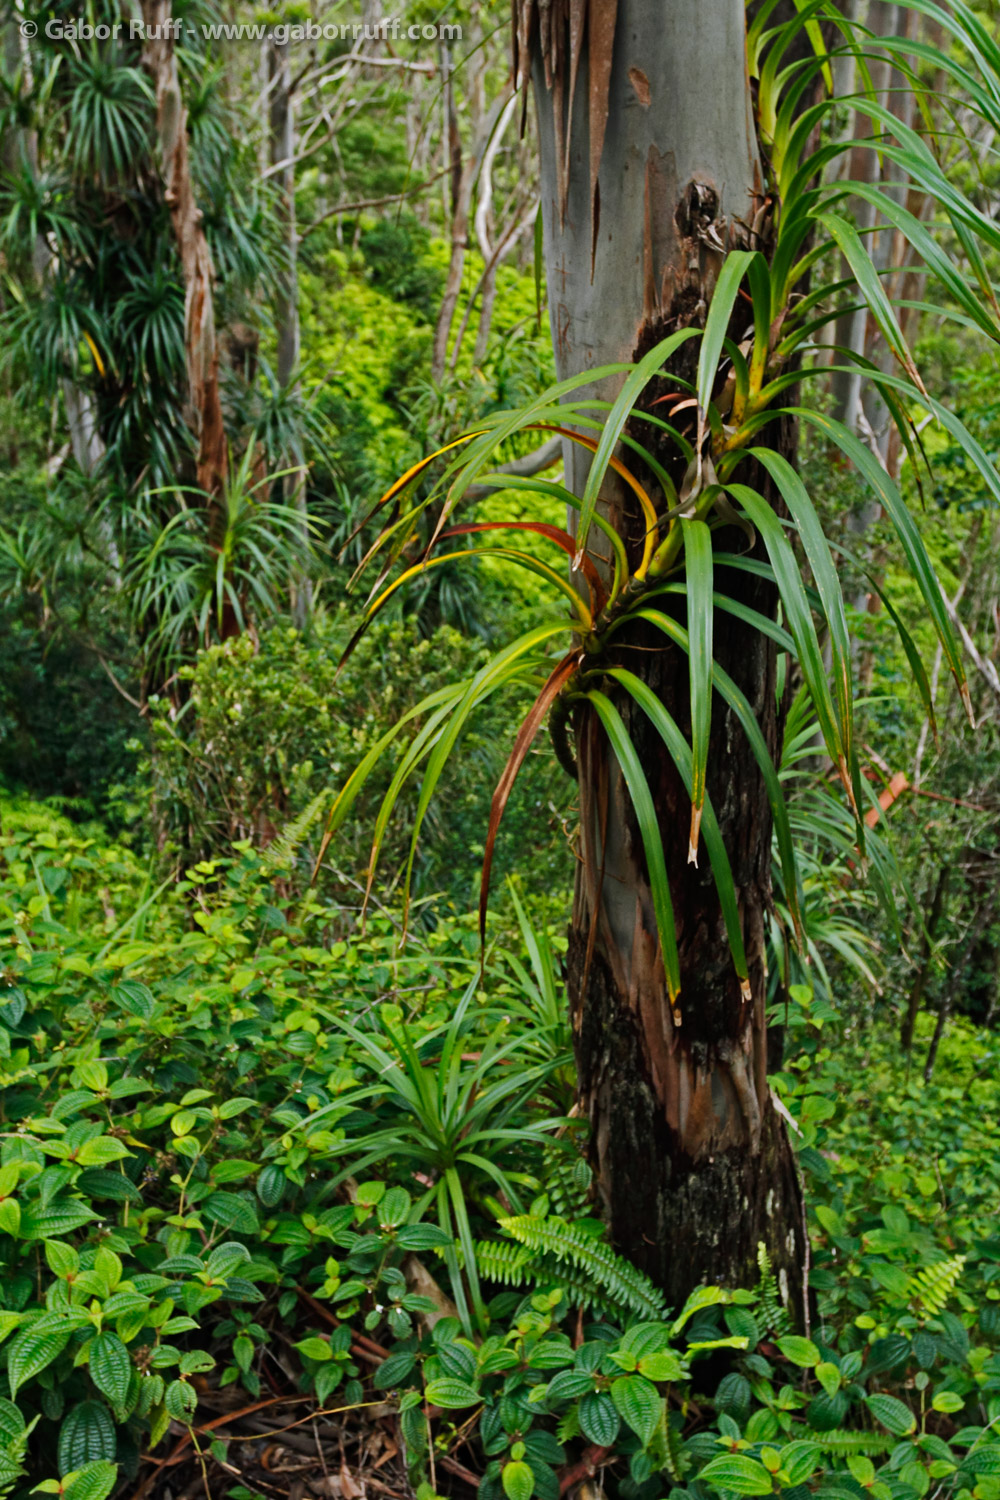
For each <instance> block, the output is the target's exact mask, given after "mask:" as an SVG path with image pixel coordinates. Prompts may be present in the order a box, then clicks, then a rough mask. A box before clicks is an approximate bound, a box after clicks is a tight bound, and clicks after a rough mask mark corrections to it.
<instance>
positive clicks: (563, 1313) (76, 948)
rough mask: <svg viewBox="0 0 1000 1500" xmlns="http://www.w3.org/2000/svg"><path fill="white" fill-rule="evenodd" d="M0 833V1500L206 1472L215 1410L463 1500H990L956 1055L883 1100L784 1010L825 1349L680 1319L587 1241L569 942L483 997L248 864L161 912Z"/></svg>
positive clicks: (107, 866)
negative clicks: (399, 1466) (204, 1429)
mask: <svg viewBox="0 0 1000 1500" xmlns="http://www.w3.org/2000/svg"><path fill="white" fill-rule="evenodd" d="M0 812H2V818H0V826H2V834H0V933H2V935H3V941H4V945H5V967H4V970H3V983H4V986H5V988H4V994H3V997H2V1004H0V1264H2V1282H0V1284H2V1292H0V1488H2V1489H3V1490H5V1491H12V1492H15V1493H16V1494H18V1495H20V1494H22V1493H26V1492H27V1490H29V1489H30V1488H31V1487H32V1486H35V1487H38V1486H40V1487H41V1488H42V1489H43V1490H50V1491H52V1492H58V1493H61V1494H62V1495H64V1496H68V1497H69V1500H104V1497H105V1496H107V1495H109V1494H110V1493H111V1491H112V1489H114V1487H115V1486H116V1484H118V1483H119V1482H126V1481H128V1480H129V1479H130V1478H131V1477H133V1476H135V1475H136V1473H137V1472H138V1468H139V1463H140V1456H141V1455H142V1454H144V1453H150V1452H152V1453H153V1454H154V1457H155V1456H157V1455H159V1454H161V1453H162V1452H163V1450H164V1447H165V1446H166V1441H167V1434H168V1432H172V1433H173V1435H174V1437H173V1441H174V1442H175V1443H176V1442H178V1441H180V1440H181V1439H182V1438H183V1437H184V1435H185V1434H189V1435H190V1440H191V1441H192V1442H193V1443H195V1444H201V1446H200V1447H198V1449H197V1451H199V1452H202V1453H203V1461H204V1462H205V1463H210V1462H213V1461H214V1460H219V1461H223V1460H224V1457H225V1444H224V1442H217V1441H216V1442H214V1443H213V1442H212V1440H211V1435H210V1434H205V1435H204V1441H202V1438H200V1437H199V1431H200V1429H201V1426H202V1424H203V1423H204V1420H205V1418H204V1416H203V1414H202V1400H203V1397H207V1396H211V1394H212V1393H213V1392H218V1391H219V1390H220V1389H222V1388H224V1387H227V1386H232V1387H235V1388H238V1389H239V1390H240V1391H241V1392H244V1393H245V1396H246V1401H247V1402H252V1401H254V1400H256V1399H263V1398H265V1397H266V1398H267V1399H269V1400H275V1401H279V1400H281V1399H284V1398H285V1397H288V1398H289V1399H291V1398H292V1397H295V1398H302V1397H305V1398H307V1399H308V1400H310V1401H311V1402H312V1403H313V1405H314V1408H315V1409H318V1410H319V1409H324V1410H325V1409H326V1408H327V1407H328V1405H329V1404H330V1403H331V1401H332V1402H333V1403H334V1404H335V1406H336V1408H337V1409H338V1410H339V1409H341V1408H343V1409H348V1410H353V1409H357V1410H359V1411H363V1410H365V1409H366V1406H367V1405H368V1404H370V1403H373V1402H374V1403H381V1404H382V1406H383V1407H384V1408H385V1409H388V1410H390V1411H393V1412H394V1413H395V1414H396V1418H395V1420H396V1423H397V1430H398V1433H399V1436H400V1440H401V1445H402V1451H403V1453H404V1455H405V1460H406V1463H407V1465H408V1467H409V1471H410V1475H411V1479H412V1482H413V1483H414V1484H415V1485H417V1486H419V1485H421V1484H427V1483H428V1481H429V1480H430V1478H431V1477H432V1476H434V1475H436V1476H437V1477H436V1480H435V1481H434V1482H435V1483H436V1485H437V1487H438V1489H440V1488H441V1487H442V1486H445V1487H447V1485H448V1484H449V1483H456V1484H465V1483H468V1482H469V1479H468V1476H469V1475H470V1474H472V1475H473V1476H474V1477H475V1478H476V1479H477V1480H478V1488H479V1490H480V1492H481V1493H482V1495H483V1497H484V1500H501V1497H506V1500H532V1497H533V1496H535V1495H537V1496H539V1497H540V1500H556V1497H557V1496H558V1495H559V1493H560V1492H561V1491H563V1490H565V1489H566V1488H567V1487H568V1486H569V1485H571V1484H573V1483H575V1482H577V1481H578V1480H579V1479H581V1478H583V1477H585V1476H586V1475H588V1474H592V1473H596V1472H597V1471H601V1472H602V1474H603V1475H604V1481H605V1483H606V1484H608V1485H610V1486H612V1488H613V1489H614V1492H615V1493H617V1494H620V1495H622V1496H623V1497H624V1500H660V1497H662V1496H667V1497H669V1500H709V1497H711V1496H714V1495H721V1496H723V1497H724V1500H725V1497H728V1496H730V1495H768V1494H784V1493H790V1494H793V1495H794V1496H795V1500H806V1497H807V1496H808V1495H812V1494H816V1495H819V1496H824V1497H828V1500H864V1496H865V1495H866V1494H869V1493H870V1494H871V1495H872V1496H873V1497H874V1500H923V1497H924V1496H926V1495H932V1496H934V1497H938V1496H941V1497H948V1500H952V1497H954V1500H1000V1437H998V1435H997V1434H998V1431H1000V1354H998V1353H997V1348H998V1344H1000V1315H998V1312H1000V1275H998V1271H1000V1242H998V1240H997V1238H996V1224H995V1212H996V1183H995V1180H994V1178H993V1177H992V1176H991V1175H990V1172H991V1169H990V1168H989V1166H988V1162H989V1160H992V1158H991V1157H987V1159H986V1160H987V1165H986V1166H985V1167H983V1169H982V1172H981V1173H980V1174H979V1175H977V1173H976V1171H975V1170H974V1165H975V1164H976V1163H980V1164H981V1163H982V1162H983V1160H984V1158H983V1152H982V1143H983V1139H984V1137H983V1135H982V1131H983V1130H989V1131H991V1132H993V1131H995V1118H996V1083H995V1070H994V1069H993V1067H992V1054H991V1053H989V1052H988V1051H984V1044H983V1041H982V1037H981V1036H980V1035H979V1034H977V1033H974V1032H972V1031H971V1030H970V1029H969V1028H967V1027H965V1026H964V1024H963V1023H960V1022H959V1023H956V1025H955V1028H954V1030H953V1032H952V1033H951V1034H950V1035H949V1036H948V1037H947V1038H946V1040H945V1044H944V1047H943V1050H942V1061H941V1066H940V1069H939V1071H940V1075H941V1077H942V1079H944V1080H946V1081H945V1082H942V1083H940V1084H937V1085H931V1086H923V1085H919V1086H918V1085H917V1084H915V1083H914V1084H906V1083H900V1082H899V1081H898V1078H897V1076H896V1074H895V1073H894V1072H892V1071H891V1066H890V1065H891V1062H892V1058H891V1055H890V1051H889V1047H890V1043H889V1042H888V1041H887V1040H886V1039H884V1038H882V1037H881V1036H880V1035H878V1034H872V1035H870V1036H869V1035H865V1036H861V1037H851V1036H844V1035H843V1034H837V1035H835V1034H834V1030H833V1027H834V1021H833V1019H832V1017H831V1016H830V1011H829V1006H828V1005H827V1004H826V1003H825V1002H824V1003H822V1004H820V1005H819V1006H818V1007H817V1008H816V1009H815V1011H814V1010H813V1006H812V1002H811V1000H810V998H809V995H808V991H806V990H804V989H803V987H801V986H794V987H793V988H794V992H795V993H794V996H793V998H792V1001H791V1002H790V1013H789V1015H788V1017H787V1019H786V1030H787V1056H788V1061H787V1062H786V1064H785V1067H784V1070H783V1072H782V1073H781V1074H780V1075H777V1076H776V1078H775V1080H774V1084H775V1087H776V1088H777V1089H778V1090H779V1091H780V1093H781V1096H782V1098H783V1099H784V1101H785V1102H786V1104H787V1106H788V1107H789V1109H790V1111H791V1113H792V1116H793V1119H794V1121H795V1124H796V1127H797V1130H798V1133H799V1134H798V1139H799V1145H800V1151H799V1160H800V1164H801V1165H802V1167H803V1169H804V1172H805V1174H806V1177H807V1180H808V1184H809V1194H810V1205H811V1210H810V1211H811V1214H812V1216H813V1229H814V1233H813V1270H812V1278H811V1279H812V1287H813V1305H812V1307H811V1309H810V1314H809V1316H810V1321H809V1323H808V1324H807V1323H806V1321H805V1312H804V1310H802V1309H797V1308H789V1307H788V1306H786V1305H785V1302H784V1300H783V1297H782V1288H781V1287H780V1286H779V1285H778V1284H777V1282H776V1280H775V1277H774V1275H773V1274H772V1272H771V1269H770V1267H769V1265H768V1263H767V1259H766V1256H763V1255H762V1256H761V1260H760V1278H759V1282H758V1284H757V1285H756V1286H755V1287H753V1288H742V1289H740V1288H728V1289H726V1288H716V1287H708V1288H702V1289H701V1290H700V1291H698V1292H696V1293H695V1294H694V1296H693V1297H692V1299H691V1300H690V1302H689V1304H688V1305H687V1306H686V1307H685V1308H683V1309H680V1310H679V1311H677V1310H670V1309H667V1308H665V1307H664V1305H663V1302H662V1299H661V1297H660V1295H659V1293H658V1292H657V1290H656V1288H655V1287H653V1286H652V1285H651V1284H650V1283H649V1282H648V1281H647V1280H646V1279H645V1278H644V1277H643V1276H642V1275H641V1274H640V1273H639V1272H638V1271H636V1270H635V1269H634V1268H633V1267H632V1266H630V1265H629V1264H628V1263H627V1262H626V1261H624V1260H622V1258H621V1257H620V1256H618V1255H617V1254H616V1253H615V1251H614V1249H613V1247H612V1246H610V1245H609V1244H608V1243H607V1241H606V1239H605V1236H604V1230H603V1225H602V1223H601V1221H600V1219H599V1217H597V1214H596V1212H595V1208H594V1205H593V1203H592V1201H591V1195H590V1191H589V1189H590V1174H589V1170H588V1168H587V1164H586V1161H585V1159H584V1156H583V1155H582V1154H581V1148H582V1147H583V1146H584V1145H585V1135H584V1132H583V1128H582V1125H581V1123H580V1122H578V1121H575V1120H573V1119H571V1118H570V1117H569V1102H570V1100H571V1098H572V1073H571V1069H570V1064H569V1061H568V1051H567V1049H568V1043H569V1032H568V1025H567V1022H566V1021H565V1020H564V1018H563V1016H562V1012H561V1006H560V1005H559V993H558V979H557V975H558V965H559V949H560V947H561V942H560V941H558V940H556V939H554V938H552V937H550V936H549V935H548V934H547V933H545V932H544V931H543V930H536V929H533V928H532V927H531V925H530V923H529V922H528V917H527V914H526V911H525V909H524V907H523V906H522V905H521V903H520V902H519V901H517V900H516V898H515V903H514V915H515V917H516V918H517V919H518V923H517V928H516V929H515V930H514V931H513V932H512V933H507V934H505V935H503V937H502V940H498V941H497V942H495V943H494V945H493V946H492V947H491V949H490V951H489V952H488V954H487V958H486V962H485V966H484V967H482V968H481V959H480V954H479V950H478V935H477V932H476V929H475V922H474V920H473V919H468V920H465V919H452V920H449V921H447V922H442V923H441V924H440V925H439V926H438V927H437V928H436V929H434V930H433V931H431V932H428V933H422V934H418V935H416V936H414V935H413V934H412V933H411V934H410V936H409V937H408V938H407V939H406V940H405V941H402V940H401V934H400V931H399V928H398V924H397V922H396V919H394V918H393V917H392V916H391V915H389V914H385V913H380V914H378V915H377V916H376V917H375V918H373V919H372V920H371V921H370V923H369V925H368V929H367V931H366V933H365V934H364V935H361V934H360V933H359V934H357V935H356V936H355V937H354V939H353V941H352V942H351V943H350V944H347V943H345V942H343V941H340V940H339V939H338V938H337V937H336V936H335V935H333V936H332V935H331V934H335V933H336V930H337V913H336V909H335V908H333V907H331V905H330V904H329V903H328V902H327V901H325V900H324V899H323V898H322V897H321V896H317V895H316V894H315V893H311V894H309V895H308V896H307V897H302V896H289V895H288V889H287V872H284V871H282V870H281V869H280V868H275V867H274V865H273V863H272V864H268V863H267V862H266V859H265V858H264V857H262V856H261V855H260V854H259V853H256V852H254V851H253V850H252V849H251V848H249V847H248V846H247V845H245V844H244V845H243V846H242V847H240V848H238V849H237V850H236V851H235V852H234V854H233V855H232V856H231V857H230V858H229V859H226V860H205V861H202V862H200V863H198V864H197V865H195V866H193V867H192V868H191V869H190V870H189V871H188V872H187V874H186V875H185V877H184V879H183V880H182V881H181V882H180V883H179V884H176V885H167V886H162V885H161V886H157V885H155V884H154V883H153V880H152V878H151V877H150V875H149V873H148V872H147V871H146V870H145V869H144V868H143V867H142V865H141V864H140V862H139V861H138V860H137V858H136V856H135V855H134V854H133V853H131V852H130V851H128V850H121V849H117V848H115V847H114V846H113V845H109V844H108V843H106V842H105V841H103V840H101V839H99V838H96V837H93V836H91V835H90V834H88V832H87V831H86V830H82V829H80V828H74V827H73V826H72V825H70V824H69V823H68V822H67V821H66V820H65V819H62V818H60V817H58V816H57V815H55V814H53V813H51V812H50V811H48V810H47V809H45V808H43V807H32V806H31V805H30V804H24V803H21V804H18V803H7V804H4V805H3V807H2V809H0ZM492 930H493V931H495V932H497V933H499V927H497V928H494V929H492ZM859 1049H864V1052H865V1058H864V1061H865V1064H866V1066H865V1067H864V1068H863V1069H862V1068H859V1066H858V1061H859ZM894 1080H895V1081H894ZM984 1121H986V1122H987V1123H986V1124H984ZM991 1138H992V1137H991ZM929 1143H931V1144H930V1145H929ZM380 1409H381V1408H380ZM210 1444H211V1446H209V1445H210ZM449 1465H450V1468H449ZM449 1474H450V1475H451V1476H452V1479H451V1480H447V1481H446V1479H445V1477H444V1476H445V1475H449ZM456 1476H457V1477H456ZM463 1476H464V1477H463ZM425 1493H426V1492H425Z"/></svg>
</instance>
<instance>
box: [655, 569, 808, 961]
mask: <svg viewBox="0 0 1000 1500" xmlns="http://www.w3.org/2000/svg"><path fill="white" fill-rule="evenodd" d="M716 600H717V602H719V603H722V597H721V596H720V595H716ZM746 614H747V615H756V616H757V620H758V621H761V622H762V621H764V620H765V619H766V616H764V615H759V614H757V611H756V610H749V609H748V610H747V611H746ZM629 618H630V619H635V620H647V621H648V622H649V624H650V625H655V626H656V628H657V629H658V630H662V631H663V634H664V635H666V636H668V637H669V638H670V640H672V641H675V642H676V643H677V645H678V646H680V647H681V649H682V650H683V651H688V650H689V649H690V646H689V641H688V632H687V631H686V630H685V629H684V626H683V625H680V624H678V622H677V621H676V620H672V619H671V618H670V616H669V615H665V614H663V612H662V611H661V610H658V609H637V610H635V611H634V613H633V614H631V615H630V616H629ZM747 623H748V624H752V623H754V622H753V621H752V620H748V621H747ZM768 623H769V624H770V623H773V622H771V621H768ZM758 628H759V627H758ZM775 629H780V627H778V626H776V627H775ZM781 634H782V635H783V636H784V638H785V641H786V642H787V648H788V649H789V650H793V649H794V646H793V642H792V640H791V637H790V636H788V635H787V633H786V632H785V631H782V632H781ZM713 682H714V685H715V689H716V691H717V692H718V693H719V695H720V696H721V697H722V699H723V700H724V701H725V702H726V703H727V704H728V705H729V707H730V708H731V709H732V710H733V713H734V714H735V715H736V717H737V719H738V720H739V722H740V725H741V727H742V729H743V732H744V734H745V735H746V737H747V740H748V741H749V744H750V749H751V750H752V751H753V756H754V759H755V760H756V762H757V765H758V766H759V767H760V773H761V775H762V776H763V778H764V785H765V787H766V788H767V800H768V802H769V803H770V804H771V816H772V817H773V819H774V836H775V839H776V840H777V843H778V854H779V857H780V859H781V868H782V873H783V875H784V880H785V885H786V887H787V890H788V892H789V897H788V904H789V907H790V909H791V913H792V921H793V924H794V926H795V932H796V936H797V937H798V939H799V942H800V944H801V941H802V906H803V898H802V880H801V876H800V874H799V869H798V861H797V860H796V858H795V845H794V843H793V841H792V830H791V825H790V823H789V821H788V808H787V806H786V804H785V794H784V792H783V791H782V790H781V779H780V777H779V775H778V771H777V768H776V766H775V764H774V761H773V760H772V759H771V754H770V751H769V750H768V748H767V741H766V740H765V738H764V735H763V733H762V732H761V727H760V725H759V724H758V722H757V715H756V714H755V713H754V711H753V709H752V708H751V707H750V704H749V701H748V700H747V697H746V695H745V694H744V693H743V692H742V691H741V689H740V688H738V687H737V686H736V683H735V682H734V681H733V679H732V678H731V677H730V675H729V673H728V672H726V671H725V670H724V669H723V668H722V667H720V666H719V664H718V662H715V663H714V665H713Z"/></svg>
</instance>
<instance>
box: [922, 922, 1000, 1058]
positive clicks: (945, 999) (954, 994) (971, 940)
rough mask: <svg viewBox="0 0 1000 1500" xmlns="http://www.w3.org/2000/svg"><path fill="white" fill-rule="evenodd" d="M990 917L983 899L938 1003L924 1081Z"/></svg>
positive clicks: (936, 1053) (935, 1056)
mask: <svg viewBox="0 0 1000 1500" xmlns="http://www.w3.org/2000/svg"><path fill="white" fill-rule="evenodd" d="M992 918H993V908H992V906H991V905H990V903H989V902H988V901H984V902H983V903H982V905H981V906H980V907H979V909H978V910H977V912H976V914H975V916H974V917H973V918H972V921H971V922H970V924H969V930H968V932H967V933H966V935H965V942H964V943H963V944H962V949H961V952H960V953H959V955H958V958H957V959H956V960H955V964H954V967H953V968H952V971H951V977H950V979H949V981H948V987H947V989H946V990H945V992H944V994H943V995H942V996H941V999H940V1001H939V1003H938V1015H937V1023H936V1024H935V1027H934V1035H933V1036H932V1037H931V1044H930V1046H929V1047H928V1049H927V1061H926V1062H925V1063H924V1082H925V1083H930V1081H931V1078H932V1076H933V1074H934V1064H935V1063H936V1062H937V1055H938V1048H939V1047H940V1045H941V1042H942V1039H943V1037H944V1033H945V1029H946V1027H947V1025H948V1017H949V1016H950V1015H951V1013H952V1010H953V1009H954V1006H955V1001H956V1000H957V998H958V991H959V989H960V987H961V984H962V980H963V979H964V978H965V968H966V965H967V964H968V962H969V959H970V957H971V956H972V950H973V948H974V947H975V946H976V942H977V941H978V939H979V936H980V934H981V933H982V932H983V931H984V929H985V928H986V927H987V926H988V925H989V923H990V922H991V921H992Z"/></svg>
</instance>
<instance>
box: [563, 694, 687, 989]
mask: <svg viewBox="0 0 1000 1500" xmlns="http://www.w3.org/2000/svg"><path fill="white" fill-rule="evenodd" d="M586 700H587V702H588V703H590V704H592V705H593V708H594V711H595V713H596V714H597V717H598V718H599V719H600V721H601V723H602V724H603V725H604V730H605V733H606V734H607V736H608V739H609V740H610V741H611V748H612V750H613V751H614V752H615V756H616V757H617V760H618V764H619V765H620V766H621V769H622V775H623V776H624V777H625V784H626V786H627V787H628V790H629V796H630V797H631V798H632V806H633V808H634V809H635V816H636V822H637V823H638V824H639V834H640V836H641V838H642V847H643V849H644V851H645V854H646V867H647V869H648V871H649V889H650V894H651V895H652V898H653V912H654V915H655V917H656V926H657V931H658V932H659V936H660V951H661V953H662V954H663V968H664V973H665V974H666V980H667V992H668V994H669V996H670V1002H671V1004H673V1003H674V1001H676V999H677V997H678V995H679V994H680V992H681V966H680V957H679V955H678V953H677V929H676V926H675V925H674V906H673V902H672V901H671V899H670V882H669V881H668V879H667V866H666V861H665V859H664V856H663V841H662V839H661V837H660V825H659V823H658V822H657V818H656V808H655V807H654V805H653V794H652V792H651V791H650V790H649V782H648V781H647V780H646V773H645V771H644V770H643V769H642V765H641V763H640V761H639V756H638V754H637V753H636V748H635V746H634V745H633V743H632V741H631V740H630V739H629V735H628V730H627V729H626V728H625V725H624V723H623V722H622V717H621V714H620V713H619V712H618V710H617V708H615V706H614V704H613V703H612V702H611V699H610V698H608V697H607V696H606V694H604V693H601V692H598V691H597V689H596V688H595V689H593V690H592V691H591V692H589V693H587V694H586Z"/></svg>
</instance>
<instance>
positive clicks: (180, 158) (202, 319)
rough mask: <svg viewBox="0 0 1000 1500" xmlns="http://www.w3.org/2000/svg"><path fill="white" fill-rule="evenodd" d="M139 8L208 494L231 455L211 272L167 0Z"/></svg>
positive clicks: (201, 478)
mask: <svg viewBox="0 0 1000 1500" xmlns="http://www.w3.org/2000/svg"><path fill="white" fill-rule="evenodd" d="M144 14H145V22H146V37H147V40H146V41H145V43H144V46H143V61H144V62H145V65H146V67H147V69H148V70H149V74H150V77H151V78H152V80H153V85H154V87H155V90H156V133H157V140H158V145H159V152H160V170H161V172H162V173H163V189H164V197H165V199H166V204H167V208H168V209H169V210H170V219H171V222H172V224H173V230H174V238H175V240H176V241H177V249H178V251H179V253H180V259H181V272H182V275H183V277H184V344H185V350H186V354H187V374H188V392H189V398H190V403H191V412H190V420H191V425H192V428H193V429H194V433H195V436H196V437H197V440H198V484H199V486H200V487H201V489H203V490H204V491H205V493H206V494H207V495H209V496H210V497H212V499H213V500H214V498H215V497H217V496H220V495H221V494H222V491H223V487H224V485H225V482H226V470H227V466H228V456H229V454H228V446H227V442H226V429H225V426H224V424H223V420H222V402H221V400H220V397H219V356H218V350H217V348H216V340H215V309H214V298H213V284H214V279H215V272H214V269H213V266H212V253H211V251H210V250H209V247H208V241H207V239H206V238H205V231H204V229H203V228H202V223H201V217H202V216H201V210H200V209H199V207H198V204H197V202H196V201H195V196H194V184H193V182H192V180H191V162H190V157H189V153H188V134H187V109H186V108H185V106H184V101H183V99H182V98H181V90H180V82H179V79H178V76H177V56H176V52H175V50H174V48H175V42H174V37H173V29H174V28H173V27H172V26H170V25H169V23H170V20H171V0H146V5H145V12H144ZM211 503H212V502H211V501H210V504H211ZM213 511H214V515H213V520H214V521H215V523H216V524H221V520H222V517H221V510H220V509H219V507H218V505H217V504H216V505H214V506H213Z"/></svg>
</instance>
